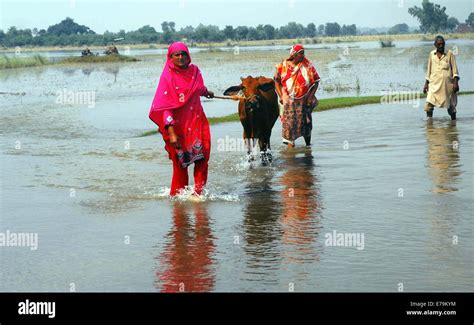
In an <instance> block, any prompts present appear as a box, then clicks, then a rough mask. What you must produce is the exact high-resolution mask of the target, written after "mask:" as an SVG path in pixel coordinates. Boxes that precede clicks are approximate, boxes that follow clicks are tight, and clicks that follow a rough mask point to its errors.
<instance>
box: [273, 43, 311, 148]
mask: <svg viewBox="0 0 474 325" xmlns="http://www.w3.org/2000/svg"><path fill="white" fill-rule="evenodd" d="M274 79H275V89H276V92H277V93H278V96H279V97H280V103H281V104H283V115H282V116H281V122H282V136H283V143H284V144H287V145H288V147H289V148H293V147H294V146H295V140H296V139H298V138H299V137H301V136H303V137H304V139H305V142H306V145H307V146H309V145H310V144H311V130H312V129H313V122H312V117H311V113H312V112H313V109H314V108H315V107H316V106H317V104H318V101H317V99H316V96H315V94H316V91H317V90H318V85H319V80H320V78H319V75H318V72H316V69H315V67H314V66H313V64H312V63H311V61H310V60H308V59H307V58H306V57H305V53H304V47H303V45H301V44H295V45H293V46H292V47H291V50H290V57H289V58H288V59H286V60H284V61H283V62H282V63H280V64H278V65H277V66H276V73H275V78H274Z"/></svg>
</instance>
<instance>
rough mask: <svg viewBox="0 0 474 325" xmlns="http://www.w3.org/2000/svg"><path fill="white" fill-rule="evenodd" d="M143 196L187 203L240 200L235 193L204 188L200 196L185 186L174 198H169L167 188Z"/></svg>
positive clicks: (148, 192)
mask: <svg viewBox="0 0 474 325" xmlns="http://www.w3.org/2000/svg"><path fill="white" fill-rule="evenodd" d="M144 194H145V195H147V196H148V195H152V196H153V197H155V198H159V199H169V200H171V201H181V202H185V201H189V202H216V201H220V202H222V201H224V202H239V201H240V198H239V196H238V195H237V194H236V193H229V192H225V191H224V192H218V191H217V190H215V189H212V188H206V189H204V190H203V192H202V194H201V195H196V194H194V187H193V186H186V187H185V188H184V189H183V190H181V191H180V193H179V194H178V195H176V196H173V197H171V196H170V188H169V187H161V188H159V189H158V192H155V191H145V192H144Z"/></svg>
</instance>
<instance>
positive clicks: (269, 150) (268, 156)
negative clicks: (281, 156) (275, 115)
mask: <svg viewBox="0 0 474 325" xmlns="http://www.w3.org/2000/svg"><path fill="white" fill-rule="evenodd" d="M266 152H267V161H268V162H269V163H271V162H272V161H273V157H272V149H271V148H270V135H268V136H267V137H266Z"/></svg>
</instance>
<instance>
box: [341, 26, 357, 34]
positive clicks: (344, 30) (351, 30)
mask: <svg viewBox="0 0 474 325" xmlns="http://www.w3.org/2000/svg"><path fill="white" fill-rule="evenodd" d="M356 34H357V27H356V25H355V24H352V25H342V27H341V35H356Z"/></svg>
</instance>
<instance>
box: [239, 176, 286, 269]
mask: <svg viewBox="0 0 474 325" xmlns="http://www.w3.org/2000/svg"><path fill="white" fill-rule="evenodd" d="M273 177H274V172H273V171H272V170H270V169H268V170H265V169H257V170H255V171H254V172H253V173H252V174H251V177H249V178H251V179H249V181H248V182H247V184H246V188H245V193H246V196H247V200H246V205H245V207H244V211H243V217H244V218H243V230H244V233H243V237H244V241H245V243H246V244H245V246H244V252H245V254H246V256H247V263H248V265H249V266H250V267H260V266H261V267H272V266H274V263H271V261H275V260H277V259H278V256H279V253H278V251H277V248H278V242H279V238H280V235H281V229H280V225H279V224H278V216H279V215H280V207H279V204H278V192H277V191H276V190H275V188H274V186H273V183H272V180H273Z"/></svg>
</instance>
